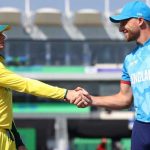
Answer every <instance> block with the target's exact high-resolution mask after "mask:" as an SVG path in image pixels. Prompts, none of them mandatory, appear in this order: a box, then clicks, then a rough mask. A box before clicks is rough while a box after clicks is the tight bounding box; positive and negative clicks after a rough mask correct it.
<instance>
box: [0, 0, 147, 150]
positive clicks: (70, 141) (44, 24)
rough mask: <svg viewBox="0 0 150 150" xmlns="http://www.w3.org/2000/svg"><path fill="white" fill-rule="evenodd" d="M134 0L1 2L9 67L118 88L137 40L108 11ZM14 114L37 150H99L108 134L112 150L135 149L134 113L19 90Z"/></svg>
mask: <svg viewBox="0 0 150 150" xmlns="http://www.w3.org/2000/svg"><path fill="white" fill-rule="evenodd" d="M128 1H129V0H122V1H119V2H118V1H117V0H113V1H109V0H103V1H102V0H61V1H60V0H55V1H53V0H44V1H42V0H31V1H30V0H24V1H20V0H14V1H11V0H5V1H2V0H0V7H1V8H0V23H1V24H10V25H11V26H12V30H10V31H8V32H7V33H6V36H7V37H8V39H7V41H6V47H5V50H4V52H3V54H4V56H5V58H6V63H7V65H8V68H9V69H11V70H12V71H14V72H16V73H18V74H21V75H23V76H27V77H31V78H35V79H38V80H41V81H44V82H46V83H50V84H52V85H56V86H61V87H66V88H69V89H74V88H75V87H77V86H81V87H84V88H85V89H87V90H88V91H89V92H90V93H91V94H93V95H107V94H113V93H115V92H117V91H118V89H119V81H120V78H121V67H122V62H123V60H124V57H125V55H126V54H127V53H129V52H130V50H131V49H132V47H134V46H135V43H133V42H131V43H126V42H125V41H124V38H123V35H122V34H121V33H119V32H118V25H114V24H112V23H110V21H109V19H108V16H109V15H111V14H117V13H118V12H119V11H120V9H121V6H122V5H123V4H124V3H126V2H128ZM145 2H147V3H149V1H148V0H147V1H145ZM14 116H15V121H16V124H17V126H18V128H19V131H20V133H21V136H22V138H23V140H24V142H25V144H26V145H27V147H28V149H29V150H98V148H97V147H98V145H99V144H101V142H102V141H104V140H102V139H104V138H106V147H107V148H106V149H107V150H130V134H131V129H132V122H133V119H134V113H133V111H132V110H130V111H129V110H121V111H111V110H106V109H102V108H95V107H90V108H84V109H79V108H77V107H76V106H73V105H70V104H67V103H64V102H59V101H54V100H51V101H50V100H48V99H43V98H37V97H34V96H31V95H26V94H22V93H17V92H14ZM117 148H118V149H117Z"/></svg>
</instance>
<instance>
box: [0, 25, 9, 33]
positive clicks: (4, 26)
mask: <svg viewBox="0 0 150 150" xmlns="http://www.w3.org/2000/svg"><path fill="white" fill-rule="evenodd" d="M10 29H11V27H10V26H9V25H0V32H4V31H7V30H10Z"/></svg>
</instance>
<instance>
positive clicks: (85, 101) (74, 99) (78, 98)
mask: <svg viewBox="0 0 150 150" xmlns="http://www.w3.org/2000/svg"><path fill="white" fill-rule="evenodd" d="M65 101H67V102H69V103H71V104H75V105H77V106H78V107H79V108H84V107H87V106H90V105H91V104H92V99H91V96H90V94H89V93H88V92H87V91H86V90H85V89H83V88H81V87H77V88H76V89H74V90H68V92H67V94H66V99H65Z"/></svg>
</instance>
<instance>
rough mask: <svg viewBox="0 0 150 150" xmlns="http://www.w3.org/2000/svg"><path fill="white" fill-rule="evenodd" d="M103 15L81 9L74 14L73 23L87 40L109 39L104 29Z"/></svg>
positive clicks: (95, 11) (91, 10)
mask: <svg viewBox="0 0 150 150" xmlns="http://www.w3.org/2000/svg"><path fill="white" fill-rule="evenodd" d="M103 17H104V16H103V15H102V14H100V12H99V11H97V10H93V9H81V10H79V11H77V12H75V14H74V19H73V23H74V25H76V26H77V27H78V29H79V30H80V31H81V33H82V34H83V35H84V36H85V38H86V39H109V35H108V34H107V32H106V31H105V29H104V25H103V24H104V22H103Z"/></svg>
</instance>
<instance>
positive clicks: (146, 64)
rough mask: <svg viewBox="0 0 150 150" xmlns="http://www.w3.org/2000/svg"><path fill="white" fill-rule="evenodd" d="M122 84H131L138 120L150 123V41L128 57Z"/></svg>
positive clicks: (139, 46) (138, 47)
mask: <svg viewBox="0 0 150 150" xmlns="http://www.w3.org/2000/svg"><path fill="white" fill-rule="evenodd" d="M121 82H123V83H126V84H131V87H132V91H133V97H134V108H135V112H136V115H135V117H136V119H137V120H139V121H142V122H150V40H148V41H147V42H145V43H144V44H143V45H142V44H138V45H137V47H136V48H135V49H134V50H133V51H132V52H131V53H130V54H129V55H127V56H126V58H125V61H124V65H123V74H122V81H121Z"/></svg>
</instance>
